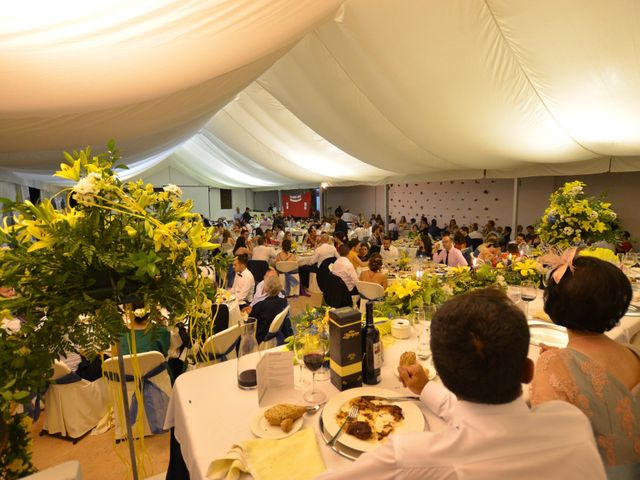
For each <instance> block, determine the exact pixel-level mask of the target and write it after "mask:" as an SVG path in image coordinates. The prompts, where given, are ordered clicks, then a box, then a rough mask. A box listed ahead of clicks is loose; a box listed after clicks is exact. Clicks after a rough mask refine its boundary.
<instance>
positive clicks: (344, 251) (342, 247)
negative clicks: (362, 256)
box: [338, 243, 351, 257]
mask: <svg viewBox="0 0 640 480" xmlns="http://www.w3.org/2000/svg"><path fill="white" fill-rule="evenodd" d="M350 250H351V249H350V248H349V245H347V244H346V243H343V244H342V245H340V246H339V247H338V253H339V254H340V256H341V257H346V256H347V255H349V251H350Z"/></svg>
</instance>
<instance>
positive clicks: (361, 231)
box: [353, 222, 371, 242]
mask: <svg viewBox="0 0 640 480" xmlns="http://www.w3.org/2000/svg"><path fill="white" fill-rule="evenodd" d="M370 236H371V226H370V225H369V222H364V224H363V225H358V226H357V227H356V228H355V230H354V231H353V238H357V239H358V240H359V241H360V242H364V239H365V238H368V237H370Z"/></svg>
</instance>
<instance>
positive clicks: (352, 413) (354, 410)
mask: <svg viewBox="0 0 640 480" xmlns="http://www.w3.org/2000/svg"><path fill="white" fill-rule="evenodd" d="M357 416H358V407H357V406H355V405H354V406H353V407H351V410H349V414H348V415H347V418H345V420H344V422H343V423H342V426H341V427H340V430H338V431H337V432H336V434H335V435H334V436H333V438H332V439H331V440H329V441H328V442H327V445H329V446H330V447H333V446H334V445H335V444H336V442H337V441H338V437H339V436H340V435H342V432H343V431H344V427H346V425H347V423H349V422H351V421H353V420H355V419H356V417H357Z"/></svg>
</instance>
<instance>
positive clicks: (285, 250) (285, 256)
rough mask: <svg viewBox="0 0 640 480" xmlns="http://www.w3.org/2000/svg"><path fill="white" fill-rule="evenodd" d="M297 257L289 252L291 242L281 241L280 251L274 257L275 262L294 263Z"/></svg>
mask: <svg viewBox="0 0 640 480" xmlns="http://www.w3.org/2000/svg"><path fill="white" fill-rule="evenodd" d="M297 260H298V257H296V254H295V253H293V252H292V251H291V240H288V239H285V240H283V241H282V251H281V252H280V253H278V255H276V262H296V261H297Z"/></svg>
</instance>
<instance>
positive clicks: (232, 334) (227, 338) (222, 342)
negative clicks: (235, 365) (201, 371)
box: [196, 325, 241, 358]
mask: <svg viewBox="0 0 640 480" xmlns="http://www.w3.org/2000/svg"><path fill="white" fill-rule="evenodd" d="M240 328H241V327H240V325H234V326H233V327H229V328H227V329H226V330H223V331H222V332H220V333H216V334H215V335H213V336H211V337H209V338H208V339H207V341H206V342H204V345H203V346H202V349H201V352H202V353H204V354H205V355H209V356H213V355H214V354H215V355H219V354H221V353H224V352H226V351H227V350H228V349H229V348H230V347H231V345H233V344H234V342H235V341H236V340H237V339H238V337H240V333H241V331H240ZM232 354H233V357H235V351H234V352H230V353H229V354H227V358H229V357H230V356H231V355H232ZM196 355H197V354H196ZM233 357H232V358H233Z"/></svg>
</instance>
